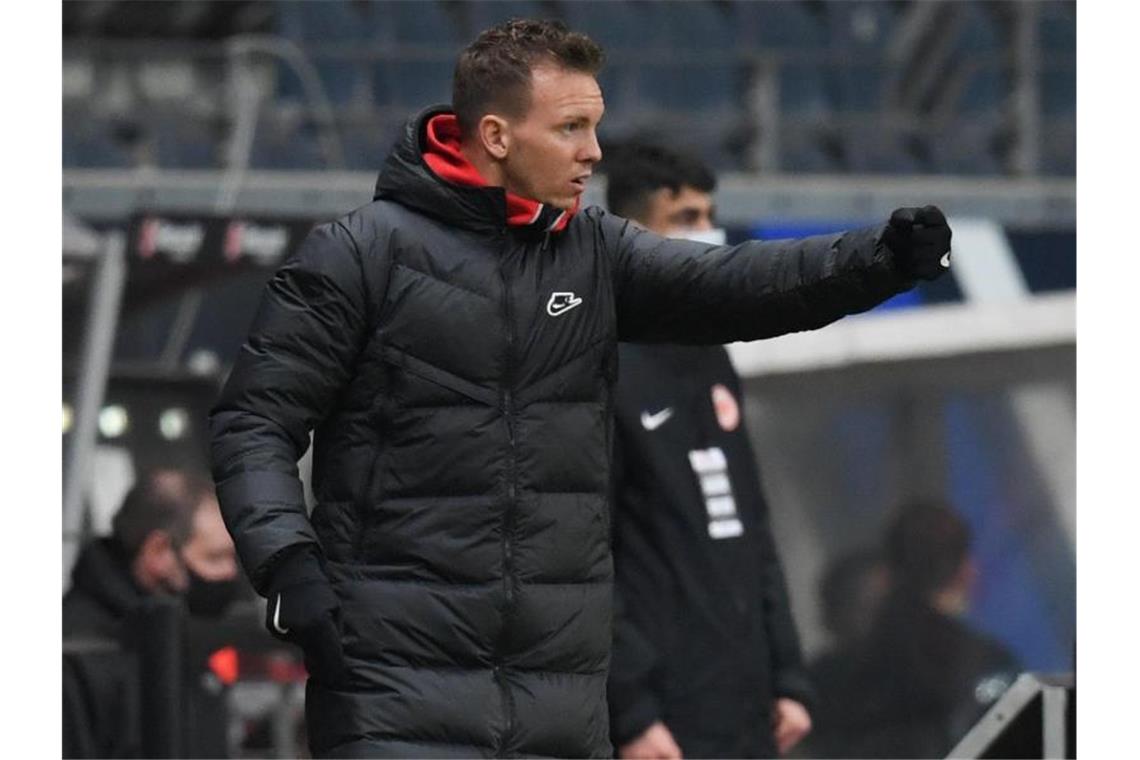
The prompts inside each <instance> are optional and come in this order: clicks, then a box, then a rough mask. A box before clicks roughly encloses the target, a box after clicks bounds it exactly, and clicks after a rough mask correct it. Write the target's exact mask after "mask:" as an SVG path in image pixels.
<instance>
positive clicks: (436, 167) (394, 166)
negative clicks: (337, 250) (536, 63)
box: [373, 105, 578, 233]
mask: <svg viewBox="0 0 1140 760" xmlns="http://www.w3.org/2000/svg"><path fill="white" fill-rule="evenodd" d="M454 119H455V116H454V112H453V111H452V110H451V108H450V107H449V106H445V105H437V106H431V107H430V108H427V109H425V110H423V111H421V112H420V113H419V114H418V115H416V116H414V117H413V118H411V119H409V120H408V122H407V124H405V126H404V132H403V136H402V137H401V138H400V140H399V141H398V142H397V143H396V145H395V146H394V147H393V149H392V152H391V153H390V154H389V155H388V158H387V160H386V161H385V162H384V167H383V168H382V169H381V170H380V176H379V177H378V178H377V180H376V191H375V193H374V194H373V200H381V199H386V200H391V201H395V202H396V203H399V204H401V205H403V206H407V207H409V208H412V209H415V210H416V211H418V212H419V213H421V214H424V215H426V216H430V217H432V218H435V219H439V220H441V221H443V222H446V223H447V224H450V225H454V226H457V227H463V228H466V229H470V230H477V231H484V232H486V231H496V232H497V231H500V230H502V229H503V228H505V227H507V226H510V227H512V228H515V229H523V230H529V231H533V232H536V233H545V232H559V231H561V230H562V229H564V228H565V226H566V223H567V222H568V221H569V218H570V217H571V216H573V214H574V213H575V212H576V211H577V210H578V205H575V207H574V208H573V209H571V210H570V211H569V212H566V211H564V210H563V209H560V208H556V207H554V206H550V205H548V204H544V203H540V202H538V201H535V200H531V199H529V198H523V197H521V196H517V195H514V194H513V193H508V192H507V191H506V189H505V188H502V187H492V186H490V185H487V184H485V181H484V180H483V178H482V177H480V176H479V173H478V172H477V171H476V170H475V167H473V166H471V164H470V163H468V162H467V160H466V159H465V158H464V157H463V155H462V154H461V153H460V152H459V151H458V148H457V143H456V142H455V139H456V138H455V136H454V134H453V131H452V129H453V128H452V125H453V124H454Z"/></svg>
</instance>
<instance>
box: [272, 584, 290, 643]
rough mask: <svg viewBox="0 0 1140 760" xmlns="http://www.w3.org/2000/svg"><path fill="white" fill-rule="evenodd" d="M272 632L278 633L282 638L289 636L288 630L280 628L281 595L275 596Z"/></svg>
mask: <svg viewBox="0 0 1140 760" xmlns="http://www.w3.org/2000/svg"><path fill="white" fill-rule="evenodd" d="M273 630H275V631H277V632H278V633H280V634H281V635H282V636H286V635H288V634H289V629H288V628H282V627H281V595H280V594H278V595H277V607H276V608H275V609H274V610H273Z"/></svg>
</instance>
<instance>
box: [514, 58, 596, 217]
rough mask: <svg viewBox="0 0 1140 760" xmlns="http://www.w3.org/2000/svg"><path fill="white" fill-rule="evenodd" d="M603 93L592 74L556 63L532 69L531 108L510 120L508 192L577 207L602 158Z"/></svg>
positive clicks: (554, 203)
mask: <svg viewBox="0 0 1140 760" xmlns="http://www.w3.org/2000/svg"><path fill="white" fill-rule="evenodd" d="M604 111H605V104H604V103H603V102H602V90H601V88H600V87H598V82H597V80H595V79H594V77H592V76H591V75H589V74H585V73H582V72H580V71H571V70H568V69H563V68H559V67H557V66H554V65H542V66H538V67H536V68H534V69H532V70H531V102H530V110H529V111H528V112H527V113H526V115H525V116H522V117H518V118H514V119H509V120H508V125H509V126H508V135H509V138H510V143H509V148H508V151H507V155H506V157H505V158H504V159H503V161H502V168H503V172H504V175H505V179H506V183H505V184H506V186H507V189H508V190H510V191H511V192H514V193H516V194H518V195H521V196H523V197H526V198H533V199H535V200H538V201H541V202H543V203H548V204H550V205H552V206H557V207H558V208H563V209H568V208H572V207H573V206H574V203H575V202H576V201H577V200H578V197H579V196H580V195H581V194H582V192H583V191H584V190H585V189H586V180H587V179H588V178H589V177H590V174H591V173H592V172H593V170H594V164H596V163H597V162H598V161H600V160H601V158H602V150H601V148H600V147H599V146H598V136H597V132H596V130H597V127H598V122H599V121H601V119H602V113H603V112H604Z"/></svg>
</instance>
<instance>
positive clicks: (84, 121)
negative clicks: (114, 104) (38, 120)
mask: <svg viewBox="0 0 1140 760" xmlns="http://www.w3.org/2000/svg"><path fill="white" fill-rule="evenodd" d="M63 125H64V127H63V166H64V168H75V169H125V168H127V167H129V166H131V165H132V164H133V160H132V156H131V152H130V150H129V148H128V146H126V145H124V144H123V143H122V141H120V140H118V139H116V138H115V135H114V130H113V126H112V125H111V124H110V123H109V122H107V121H103V120H97V119H93V118H91V116H90V115H83V116H75V117H68V116H65V117H64V120H63Z"/></svg>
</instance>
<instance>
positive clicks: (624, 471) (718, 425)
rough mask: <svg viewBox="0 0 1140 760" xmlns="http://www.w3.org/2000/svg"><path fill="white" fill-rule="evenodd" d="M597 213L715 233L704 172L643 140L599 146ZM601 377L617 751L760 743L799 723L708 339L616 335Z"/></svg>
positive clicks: (804, 722)
mask: <svg viewBox="0 0 1140 760" xmlns="http://www.w3.org/2000/svg"><path fill="white" fill-rule="evenodd" d="M603 171H604V172H605V174H606V177H607V192H606V196H607V203H608V206H609V209H610V211H611V212H612V213H615V214H617V215H619V216H623V217H626V218H628V219H630V220H632V221H635V222H637V223H639V224H642V225H644V226H645V227H646V229H648V230H649V231H650V232H653V233H655V234H658V235H661V236H662V237H666V238H680V239H688V240H697V241H701V242H705V243H709V244H713V245H724V243H725V239H724V237H725V233H724V230H723V229H719V228H717V227H716V226H715V223H714V222H715V210H714V204H713V191H714V190H715V189H716V177H715V175H714V174H713V172H712V171H711V170H710V169H709V168H708V167H707V166H705V165H704V164H703V163H702V162H701V161H700V160H699V159H698V158H696V157H695V156H692V155H689V154H687V153H684V152H682V151H679V150H673V149H668V148H665V147H662V146H659V145H653V144H650V143H645V142H633V143H628V144H625V145H623V146H620V147H615V148H613V149H611V150H609V151H608V155H607V159H606V162H605V163H604V164H603ZM619 357H620V360H619V367H620V373H619V376H618V382H617V386H616V390H615V400H616V404H615V412H616V415H615V416H616V424H617V431H616V437H615V456H614V504H613V513H614V517H613V520H614V542H613V550H614V573H615V594H616V595H617V596H618V597H619V607H618V609H619V610H620V614H619V615H618V617H617V620H616V623H615V638H614V650H613V654H612V656H611V661H610V677H609V689H608V690H609V704H610V733H611V736H612V738H613V743H614V746H615V747H617V751H618V756H619V757H622V758H670V757H681V756H682V755H683V756H685V757H775V756H776V754H777V753H784V752H786V751H787V750H789V749H790V748H791V747H792V746H794V745H795V744H796V743H797V742H798V741H799V740H800V739H801V738H802V737H803V736H804V735H805V734H806V733H807V732H808V731H809V730H810V728H811V718H810V716H809V714H808V709H807V707H806V706H807V705H808V704H810V702H811V700H812V689H811V686H810V684H809V681H808V679H807V673H806V672H805V669H804V666H803V662H802V656H801V653H800V644H799V636H798V634H797V632H796V626H795V622H794V621H793V619H792V615H791V610H790V608H789V604H788V592H787V588H786V584H785V582H784V574H783V570H782V568H781V566H780V559H779V556H778V555H777V552H776V547H775V544H774V543H773V540H772V533H771V530H770V528H769V525H768V506H767V504H766V502H765V499H764V494H763V490H762V487H761V484H760V477H759V472H758V469H757V466H756V458H755V455H754V453H753V451H752V446H751V443H750V442H749V438H748V431H747V428H746V426H745V424H744V417H743V409H742V404H743V400H742V397H741V387H740V378H739V377H738V376H737V374H736V372H735V370H734V369H733V367H732V363H731V361H730V360H729V357H728V352H727V351H726V350H725V349H724V348H723V347H722V346H719V345H717V346H680V345H670V344H653V345H644V344H632V343H622V344H621V345H620V347H619Z"/></svg>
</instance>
